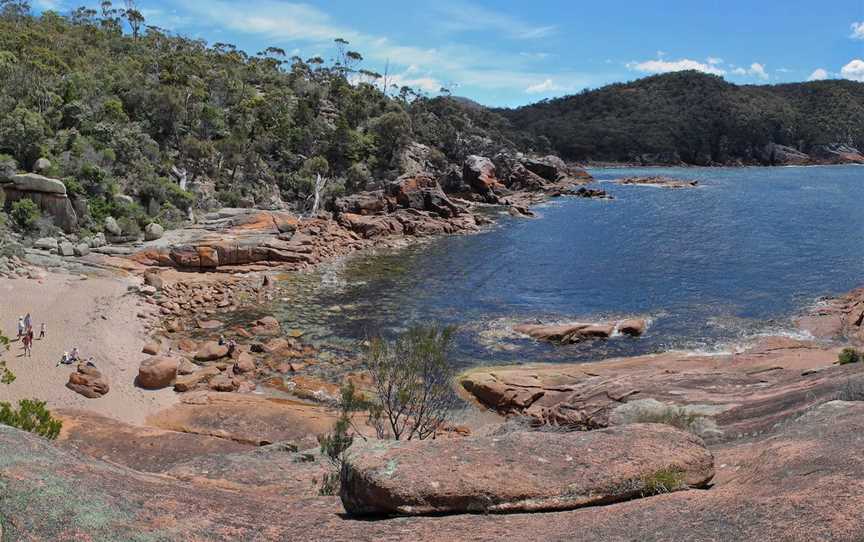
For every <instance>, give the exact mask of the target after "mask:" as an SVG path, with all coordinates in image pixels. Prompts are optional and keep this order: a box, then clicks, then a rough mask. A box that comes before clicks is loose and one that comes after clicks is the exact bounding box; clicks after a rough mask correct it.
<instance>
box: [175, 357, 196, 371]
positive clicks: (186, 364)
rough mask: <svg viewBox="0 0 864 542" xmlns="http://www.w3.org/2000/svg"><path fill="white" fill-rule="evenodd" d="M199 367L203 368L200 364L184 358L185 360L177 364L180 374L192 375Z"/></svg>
mask: <svg viewBox="0 0 864 542" xmlns="http://www.w3.org/2000/svg"><path fill="white" fill-rule="evenodd" d="M199 369H201V367H199V366H198V365H195V364H194V363H192V362H191V361H189V360H188V359H186V358H183V360H182V361H180V365H178V366H177V374H178V375H191V374H192V373H195V372H197V371H198V370H199Z"/></svg>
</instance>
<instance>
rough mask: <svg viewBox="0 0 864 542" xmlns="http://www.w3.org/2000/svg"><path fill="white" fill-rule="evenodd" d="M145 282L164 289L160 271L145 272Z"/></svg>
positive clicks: (158, 288)
mask: <svg viewBox="0 0 864 542" xmlns="http://www.w3.org/2000/svg"><path fill="white" fill-rule="evenodd" d="M144 284H146V285H147V286H152V287H154V288H156V289H157V290H161V289H162V277H161V276H160V275H159V274H158V273H152V272H147V273H144Z"/></svg>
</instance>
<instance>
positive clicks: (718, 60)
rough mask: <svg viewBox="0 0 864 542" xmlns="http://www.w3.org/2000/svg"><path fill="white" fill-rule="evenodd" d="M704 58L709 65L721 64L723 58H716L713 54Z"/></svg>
mask: <svg viewBox="0 0 864 542" xmlns="http://www.w3.org/2000/svg"><path fill="white" fill-rule="evenodd" d="M705 60H706V61H707V62H708V64H710V65H712V66H717V65H720V64H723V59H722V58H717V57H714V56H709V57H708V58H706V59H705Z"/></svg>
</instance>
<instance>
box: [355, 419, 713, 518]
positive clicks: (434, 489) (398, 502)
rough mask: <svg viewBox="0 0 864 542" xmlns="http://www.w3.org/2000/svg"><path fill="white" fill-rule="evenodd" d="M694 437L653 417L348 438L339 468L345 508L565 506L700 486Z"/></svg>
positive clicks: (706, 462)
mask: <svg viewBox="0 0 864 542" xmlns="http://www.w3.org/2000/svg"><path fill="white" fill-rule="evenodd" d="M713 476H714V461H713V457H712V456H711V453H710V452H709V451H708V450H707V449H705V446H704V444H703V443H702V441H701V439H699V438H698V437H696V436H693V435H691V434H689V433H685V432H683V431H680V430H678V429H674V428H672V427H669V426H663V425H645V424H638V425H631V426H627V427H616V428H610V429H604V430H599V431H591V432H572V433H553V432H524V431H522V432H515V433H509V434H505V435H503V436H494V437H469V438H464V439H439V440H432V441H408V442H387V443H382V442H373V443H368V444H366V443H358V445H356V446H355V447H352V448H351V450H350V452H349V459H348V461H346V462H345V463H344V465H343V468H342V491H341V493H340V496H341V497H342V504H343V505H344V506H345V510H346V511H347V512H348V513H349V514H352V515H382V514H406V515H420V514H442V513H449V514H453V513H489V512H538V511H552V510H572V509H575V508H580V507H584V506H592V505H597V504H609V503H612V502H618V501H625V500H629V499H633V498H639V497H643V496H648V495H652V494H654V493H655V492H657V488H656V487H655V485H656V484H657V483H658V480H661V479H663V480H667V479H668V480H669V481H667V482H665V483H666V484H667V485H668V487H664V492H671V491H678V490H683V489H687V488H690V487H703V486H705V485H706V484H707V483H708V482H709V481H710V480H711V478H712V477H713Z"/></svg>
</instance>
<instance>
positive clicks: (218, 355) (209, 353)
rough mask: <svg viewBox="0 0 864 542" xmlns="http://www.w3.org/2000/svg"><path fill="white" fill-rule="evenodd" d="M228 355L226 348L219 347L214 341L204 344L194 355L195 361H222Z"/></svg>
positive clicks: (223, 346)
mask: <svg viewBox="0 0 864 542" xmlns="http://www.w3.org/2000/svg"><path fill="white" fill-rule="evenodd" d="M227 355H228V347H227V346H225V345H221V346H220V345H219V343H217V342H216V341H209V342H206V343H204V345H203V346H202V347H201V348H200V349H199V350H198V352H197V353H196V354H195V360H196V361H216V360H217V359H222V358H224V357H225V356H227Z"/></svg>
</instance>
